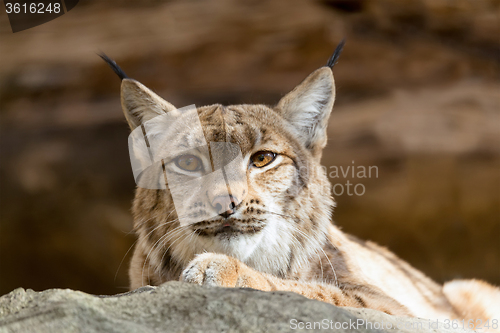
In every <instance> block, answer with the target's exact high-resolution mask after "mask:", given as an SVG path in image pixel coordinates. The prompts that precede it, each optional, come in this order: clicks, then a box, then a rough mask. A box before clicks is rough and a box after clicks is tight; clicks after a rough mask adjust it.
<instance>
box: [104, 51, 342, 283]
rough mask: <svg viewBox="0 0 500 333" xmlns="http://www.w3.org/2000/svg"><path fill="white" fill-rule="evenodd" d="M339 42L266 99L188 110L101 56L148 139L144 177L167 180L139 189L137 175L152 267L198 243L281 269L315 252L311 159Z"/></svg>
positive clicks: (321, 219) (193, 250) (322, 141)
mask: <svg viewBox="0 0 500 333" xmlns="http://www.w3.org/2000/svg"><path fill="white" fill-rule="evenodd" d="M341 46H342V45H340V46H339V47H338V48H337V50H336V52H335V53H334V56H332V58H331V59H330V61H329V62H328V65H327V66H325V67H322V68H319V69H318V70H316V71H314V72H313V73H312V74H310V75H309V76H308V77H307V78H306V79H305V80H304V81H303V82H302V83H300V84H299V85H298V86H297V87H296V88H295V89H293V90H292V91H291V92H290V93H288V94H287V95H285V96H284V97H283V98H282V99H281V100H280V101H279V103H278V104H277V105H276V106H274V107H270V106H266V105H229V106H223V105H219V104H216V105H210V106H203V107H198V108H191V110H190V111H189V110H188V112H186V110H184V111H183V110H178V109H176V107H174V106H173V105H172V104H170V103H169V102H167V101H165V100H164V99H162V98H161V97H159V96H158V95H156V94H155V93H154V92H152V91H151V90H150V89H148V88H147V87H145V86H144V85H142V84H141V83H139V82H137V81H135V80H132V79H129V78H128V77H127V76H126V75H125V74H124V73H123V72H122V71H121V70H120V69H119V67H118V66H116V64H115V63H114V62H112V61H111V60H109V59H108V58H106V57H105V56H103V58H105V60H106V61H107V62H108V64H110V65H111V66H112V67H113V69H114V70H115V72H117V73H118V74H119V75H120V77H121V78H122V83H121V102H122V108H123V112H124V113H125V117H126V119H127V121H128V123H129V125H130V127H131V129H132V130H133V133H134V132H136V133H139V136H141V135H144V136H145V138H146V141H148V149H149V152H146V153H144V152H143V153H142V155H141V153H139V154H137V156H139V157H138V159H139V160H141V159H144V160H148V158H152V159H153V160H154V161H156V162H157V163H156V166H155V167H152V169H150V170H154V172H153V173H152V175H150V176H145V177H146V178H148V177H149V179H151V178H154V177H155V175H156V180H157V181H159V182H160V183H161V181H162V180H163V181H164V182H165V184H166V186H164V188H156V189H151V187H150V188H149V189H148V188H147V187H148V186H142V187H141V183H140V182H138V185H139V186H138V188H137V191H136V195H135V199H134V205H133V213H134V219H135V222H134V226H135V229H136V231H137V234H138V237H139V242H138V247H140V248H142V251H143V253H144V255H145V256H147V258H146V259H145V260H146V261H147V262H148V264H149V265H150V266H152V267H154V268H155V269H156V273H157V274H160V276H161V274H162V273H163V272H162V271H163V270H166V269H167V268H168V270H172V268H173V267H177V268H179V269H180V268H181V267H183V266H184V265H186V264H187V263H188V262H189V261H190V260H191V259H192V258H193V257H194V255H195V254H199V253H203V252H205V251H206V252H216V253H223V254H227V255H230V256H233V257H235V258H238V259H239V260H241V261H242V262H244V263H246V264H248V265H249V266H251V267H254V268H256V269H258V270H260V271H262V272H268V273H271V274H274V275H277V276H286V275H287V274H289V273H293V272H294V271H296V270H297V268H298V267H299V266H300V264H301V263H302V262H304V261H307V260H309V259H310V257H311V256H313V255H316V254H315V251H317V250H318V249H317V248H318V246H320V244H321V243H323V241H324V239H325V237H326V232H327V228H328V226H329V224H330V217H331V209H332V207H333V199H332V197H331V194H330V192H331V186H330V183H329V182H328V179H327V177H326V174H325V172H324V171H323V169H322V168H321V167H320V164H319V163H320V159H321V154H322V150H323V148H324V147H325V145H326V142H327V136H326V127H327V123H328V118H329V116H330V113H331V111H332V107H333V103H334V99H335V85H334V79H333V75H332V70H331V67H332V66H333V64H334V62H335V60H336V59H337V57H338V55H339V54H340V51H341ZM165 115H168V116H165ZM193 115H194V118H193ZM153 142H154V143H153ZM219 144H222V146H220V145H219ZM218 145H219V146H218ZM153 146H154V151H153V152H151V148H152V147H153ZM218 147H219V148H218ZM220 147H222V148H220ZM148 154H150V156H148ZM151 154H152V155H155V156H158V158H154V157H152V155H151ZM141 156H142V157H141ZM228 156H230V157H229V158H228ZM140 163H142V162H140ZM143 179H144V178H143ZM217 180H219V181H217ZM144 187H146V188H144ZM176 198H177V200H175V199H176ZM179 198H180V200H179ZM186 219H187V220H186ZM183 221H184V223H183ZM186 221H187V222H186ZM165 274H166V273H165Z"/></svg>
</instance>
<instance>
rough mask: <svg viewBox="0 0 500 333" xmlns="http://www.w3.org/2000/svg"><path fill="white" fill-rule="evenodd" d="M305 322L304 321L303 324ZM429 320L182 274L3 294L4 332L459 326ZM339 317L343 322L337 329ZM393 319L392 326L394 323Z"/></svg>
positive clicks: (0, 309) (350, 329)
mask: <svg viewBox="0 0 500 333" xmlns="http://www.w3.org/2000/svg"><path fill="white" fill-rule="evenodd" d="M362 321H364V322H365V323H366V322H371V323H372V325H374V327H373V328H370V326H368V325H367V324H363V323H362ZM299 322H302V323H303V324H300V325H304V326H303V327H304V328H303V329H299V327H302V326H299ZM314 322H316V327H315V328H314V327H313V326H311V328H312V329H307V328H308V327H309V326H306V325H307V323H311V324H310V325H314ZM318 323H319V324H318ZM429 323H430V322H429V321H428V320H425V319H414V318H406V317H394V316H390V315H387V314H385V313H382V312H379V311H374V310H369V309H353V308H339V307H336V306H333V305H330V304H326V303H323V302H319V301H314V300H310V299H307V298H305V297H302V296H300V295H298V294H294V293H290V292H262V291H258V290H253V289H231V288H218V287H202V286H196V285H190V284H186V283H182V282H175V281H173V282H168V283H166V284H164V285H162V286H159V287H149V286H148V287H143V288H139V289H137V290H135V291H132V292H128V293H124V294H119V295H114V296H94V295H89V294H86V293H83V292H79V291H73V290H69V289H50V290H46V291H42V292H35V291H33V290H30V289H28V290H24V289H22V288H18V289H16V290H14V291H12V292H11V293H9V294H7V295H4V296H2V297H1V298H0V332H1V333H4V332H48V333H59V332H89V333H93V332H117V333H118V332H119V333H126V332H141V333H142V332H145V333H149V332H151V333H152V332H291V331H298V332H301V331H308V332H310V331H327V330H326V328H327V327H328V328H329V329H328V330H329V331H335V332H443V333H445V332H458V330H447V329H444V328H443V325H442V324H440V325H439V328H437V327H436V329H430V328H429ZM320 324H322V325H323V329H321V327H320ZM335 324H336V325H337V327H340V326H339V325H343V326H344V328H340V329H335ZM358 324H359V325H358ZM398 324H399V328H398V329H396V327H397V325H398ZM379 325H383V326H384V327H383V328H382V327H381V326H379ZM389 325H391V326H392V327H393V328H392V329H388V328H387V327H388V326H389ZM416 325H421V326H418V327H417V326H416ZM375 327H380V329H375ZM464 332H465V331H464Z"/></svg>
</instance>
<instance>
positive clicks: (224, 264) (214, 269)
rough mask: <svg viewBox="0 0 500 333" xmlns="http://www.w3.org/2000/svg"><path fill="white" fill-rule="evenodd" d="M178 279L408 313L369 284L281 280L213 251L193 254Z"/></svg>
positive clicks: (339, 304) (396, 312)
mask: <svg viewBox="0 0 500 333" xmlns="http://www.w3.org/2000/svg"><path fill="white" fill-rule="evenodd" d="M180 280H181V281H185V282H189V283H195V284H199V285H210V286H221V287H247V288H253V289H258V290H264V291H274V290H281V291H292V292H295V293H297V294H300V295H303V296H305V297H307V298H311V299H316V300H319V301H323V302H327V303H330V304H334V305H337V306H350V307H356V308H371V309H375V310H379V311H383V312H386V313H388V314H396V315H411V314H410V313H409V311H408V310H407V309H406V308H405V307H404V306H403V305H401V304H399V303H398V302H397V301H395V300H394V299H392V298H390V297H388V296H386V295H385V294H383V293H382V292H380V291H378V290H377V289H375V288H374V287H371V286H363V285H352V284H343V285H342V286H341V287H340V288H339V287H337V286H334V285H329V284H323V283H316V282H303V281H295V280H284V279H280V278H277V277H275V276H272V275H269V274H264V273H260V272H258V271H256V270H254V269H252V268H250V267H248V266H247V265H245V264H244V263H242V262H241V261H239V260H237V259H235V258H232V257H229V256H226V255H223V254H215V253H204V254H202V255H199V256H197V257H196V258H195V259H194V260H193V261H191V263H190V264H189V265H188V267H187V268H186V269H185V270H184V271H183V272H182V274H181V277H180Z"/></svg>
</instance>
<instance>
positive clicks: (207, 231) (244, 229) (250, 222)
mask: <svg viewBox="0 0 500 333" xmlns="http://www.w3.org/2000/svg"><path fill="white" fill-rule="evenodd" d="M264 226H265V222H264V221H263V220H259V219H255V218H251V219H245V220H243V219H236V218H229V219H220V220H215V221H203V222H199V223H196V224H194V225H193V228H194V231H195V232H196V233H197V234H198V235H199V236H206V237H215V236H237V235H243V234H257V233H259V232H260V231H261V230H262V229H263V228H264Z"/></svg>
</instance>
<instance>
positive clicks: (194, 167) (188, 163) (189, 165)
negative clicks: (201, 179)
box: [175, 154, 202, 171]
mask: <svg viewBox="0 0 500 333" xmlns="http://www.w3.org/2000/svg"><path fill="white" fill-rule="evenodd" d="M175 165H177V166H178V167H179V168H181V169H182V170H185V171H198V170H201V167H202V163H201V160H200V159H199V158H198V157H196V156H194V155H190V154H187V155H181V156H179V157H177V158H176V159H175Z"/></svg>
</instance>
